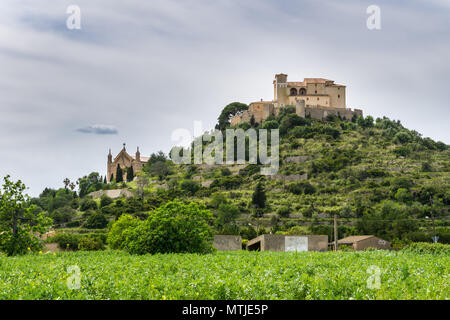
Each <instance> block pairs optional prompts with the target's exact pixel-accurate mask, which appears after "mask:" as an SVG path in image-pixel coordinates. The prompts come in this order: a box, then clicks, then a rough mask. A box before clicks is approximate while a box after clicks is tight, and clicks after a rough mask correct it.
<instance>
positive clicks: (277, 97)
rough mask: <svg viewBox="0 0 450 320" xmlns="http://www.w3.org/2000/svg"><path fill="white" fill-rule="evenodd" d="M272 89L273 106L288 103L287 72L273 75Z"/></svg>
mask: <svg viewBox="0 0 450 320" xmlns="http://www.w3.org/2000/svg"><path fill="white" fill-rule="evenodd" d="M273 89H274V99H273V100H274V103H275V106H276V107H281V106H283V105H286V104H288V92H287V74H284V73H280V74H276V75H275V80H274V81H273Z"/></svg>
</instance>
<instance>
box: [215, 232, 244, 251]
mask: <svg viewBox="0 0 450 320" xmlns="http://www.w3.org/2000/svg"><path fill="white" fill-rule="evenodd" d="M213 247H214V248H216V249H217V250H218V251H236V250H242V238H241V236H232V235H215V236H214V242H213Z"/></svg>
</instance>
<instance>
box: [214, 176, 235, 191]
mask: <svg viewBox="0 0 450 320" xmlns="http://www.w3.org/2000/svg"><path fill="white" fill-rule="evenodd" d="M242 183H243V179H242V177H240V176H229V177H223V178H221V179H216V180H214V181H213V183H211V186H210V187H211V188H214V187H219V188H225V189H227V190H230V189H236V188H238V187H239V186H240V185H241V184H242Z"/></svg>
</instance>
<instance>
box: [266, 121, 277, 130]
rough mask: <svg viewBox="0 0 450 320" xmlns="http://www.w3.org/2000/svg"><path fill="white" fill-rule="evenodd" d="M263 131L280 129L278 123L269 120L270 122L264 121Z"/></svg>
mask: <svg viewBox="0 0 450 320" xmlns="http://www.w3.org/2000/svg"><path fill="white" fill-rule="evenodd" d="M262 128H263V129H267V130H269V129H278V122H277V121H276V120H269V121H267V120H266V121H264V123H263V125H262Z"/></svg>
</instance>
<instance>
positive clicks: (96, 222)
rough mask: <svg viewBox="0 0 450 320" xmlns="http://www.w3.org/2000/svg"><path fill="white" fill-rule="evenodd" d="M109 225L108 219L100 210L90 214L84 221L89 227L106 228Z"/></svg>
mask: <svg viewBox="0 0 450 320" xmlns="http://www.w3.org/2000/svg"><path fill="white" fill-rule="evenodd" d="M107 225H108V220H107V219H106V217H105V216H104V215H103V214H101V213H99V212H95V213H93V214H92V215H90V216H89V217H88V218H87V220H86V222H85V223H84V226H85V227H86V228H88V229H103V228H106V226H107Z"/></svg>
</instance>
